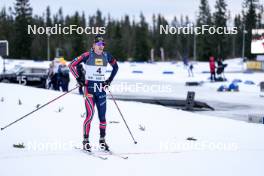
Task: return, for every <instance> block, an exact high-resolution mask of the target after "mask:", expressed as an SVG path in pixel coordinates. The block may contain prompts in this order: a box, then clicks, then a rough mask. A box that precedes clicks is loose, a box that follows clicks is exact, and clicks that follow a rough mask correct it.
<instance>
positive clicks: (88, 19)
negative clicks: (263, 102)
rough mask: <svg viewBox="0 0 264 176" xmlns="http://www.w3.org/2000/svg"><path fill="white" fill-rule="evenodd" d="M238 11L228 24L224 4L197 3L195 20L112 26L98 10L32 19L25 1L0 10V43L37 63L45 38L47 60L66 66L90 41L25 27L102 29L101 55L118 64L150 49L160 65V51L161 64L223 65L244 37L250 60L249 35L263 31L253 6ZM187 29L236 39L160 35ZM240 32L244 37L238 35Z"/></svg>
mask: <svg viewBox="0 0 264 176" xmlns="http://www.w3.org/2000/svg"><path fill="white" fill-rule="evenodd" d="M241 5H242V7H241V9H242V10H241V13H239V14H237V15H235V17H234V18H231V15H230V10H228V5H227V3H226V1H225V0H216V1H215V6H214V9H213V11H212V10H211V9H210V7H209V4H208V0H200V5H199V7H198V9H197V10H198V11H197V14H196V19H194V20H193V21H192V20H190V18H189V17H188V16H180V17H176V16H175V17H174V18H173V19H172V20H171V21H169V20H167V19H166V18H165V17H164V16H163V15H162V14H153V16H152V21H151V22H147V21H146V18H145V16H144V14H143V13H141V14H140V16H139V17H140V18H139V20H138V21H135V20H134V19H132V20H131V18H130V16H129V15H124V16H123V17H122V18H121V20H117V19H114V18H112V17H111V16H110V15H106V16H104V15H103V14H102V12H101V11H100V10H97V11H96V13H95V14H93V15H88V16H87V15H86V14H85V13H84V12H81V13H80V12H77V11H76V12H75V13H74V14H73V15H67V14H66V15H64V14H63V9H62V8H60V9H59V10H58V11H57V12H56V13H52V12H51V10H50V7H47V8H46V10H45V12H44V14H43V15H33V13H32V10H33V9H32V8H31V6H30V2H29V0H16V3H15V5H14V7H9V8H6V7H3V8H2V9H1V11H0V40H8V41H9V53H10V54H9V57H10V58H17V59H35V60H43V59H47V48H48V42H47V40H48V38H49V45H50V47H49V48H50V58H54V57H55V56H56V51H57V53H59V54H60V55H62V56H63V57H64V58H65V59H66V60H71V59H72V58H74V57H76V56H78V55H80V54H81V53H83V52H85V51H87V50H88V49H89V47H90V46H91V44H92V41H93V37H94V36H93V35H87V34H82V35H79V34H77V33H76V32H75V33H73V34H72V35H62V34H54V35H51V36H49V37H48V36H47V35H43V34H42V35H38V34H36V35H28V33H27V26H28V25H36V26H43V27H48V26H54V25H55V24H61V25H62V26H69V25H72V24H75V25H77V26H81V27H86V26H93V27H101V26H105V27H106V34H105V35H104V38H105V40H106V49H107V50H108V51H109V52H111V53H112V54H113V55H114V56H115V57H117V58H118V60H120V61H125V60H132V61H148V60H149V59H150V51H151V49H154V53H153V55H154V58H155V60H160V59H161V48H162V49H163V50H164V56H165V59H166V60H181V59H182V58H183V57H188V58H190V59H194V58H195V59H197V60H208V58H209V56H211V55H213V56H215V57H221V58H223V59H225V58H234V57H241V56H242V44H243V42H242V41H243V35H244V37H245V56H246V57H247V58H249V59H251V58H254V57H255V56H254V55H252V54H251V52H250V51H251V49H250V45H251V37H252V36H251V29H255V28H264V24H263V21H264V20H263V16H264V12H263V11H264V10H263V5H261V4H260V2H259V0H243V3H242V4H241ZM191 23H192V24H194V25H195V26H202V25H210V26H215V27H227V26H235V27H237V29H238V33H237V34H236V35H224V34H222V35H218V34H215V35H209V34H205V35H186V34H176V35H174V34H168V35H161V34H160V28H159V26H160V25H163V26H165V25H169V26H173V27H180V26H181V27H183V26H186V25H188V24H191ZM243 31H246V32H245V33H244V34H243ZM194 47H195V48H194Z"/></svg>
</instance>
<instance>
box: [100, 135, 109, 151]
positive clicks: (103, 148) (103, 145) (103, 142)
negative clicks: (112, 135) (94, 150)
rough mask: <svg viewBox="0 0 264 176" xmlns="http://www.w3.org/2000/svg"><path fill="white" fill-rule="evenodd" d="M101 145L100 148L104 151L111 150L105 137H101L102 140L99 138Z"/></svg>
mask: <svg viewBox="0 0 264 176" xmlns="http://www.w3.org/2000/svg"><path fill="white" fill-rule="evenodd" d="M99 146H100V149H101V150H104V151H107V152H109V151H110V150H109V146H108V145H107V144H106V142H105V139H104V138H100V140H99Z"/></svg>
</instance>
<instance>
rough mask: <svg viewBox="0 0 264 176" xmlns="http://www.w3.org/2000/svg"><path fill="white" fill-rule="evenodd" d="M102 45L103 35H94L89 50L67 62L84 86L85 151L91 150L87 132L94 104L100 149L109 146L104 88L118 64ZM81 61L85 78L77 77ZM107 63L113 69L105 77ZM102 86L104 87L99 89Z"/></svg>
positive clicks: (107, 148) (105, 148) (112, 77)
mask: <svg viewBox="0 0 264 176" xmlns="http://www.w3.org/2000/svg"><path fill="white" fill-rule="evenodd" d="M104 46H105V42H104V39H103V37H102V36H100V35H96V36H95V38H94V43H93V46H92V48H91V49H90V51H89V52H85V53H83V54H82V55H81V56H79V57H77V58H75V59H74V60H73V61H72V62H71V63H70V64H69V68H70V71H71V73H72V74H73V76H74V77H75V78H76V80H77V82H78V83H79V85H80V86H84V99H85V108H86V119H85V120H84V123H83V137H84V139H83V149H84V150H87V151H91V146H90V143H89V132H90V125H91V121H92V119H93V116H94V105H96V107H97V110H98V117H99V120H100V125H99V129H100V139H99V145H100V147H101V149H104V150H106V151H109V146H108V145H107V144H106V142H105V135H106V118H105V114H106V92H105V89H104V88H106V86H110V84H111V82H112V81H113V79H114V77H115V75H116V73H117V71H118V65H117V61H116V59H115V58H114V57H113V56H112V55H111V54H110V53H108V52H105V51H104ZM81 63H84V69H85V80H83V79H81V77H79V75H78V72H77V68H76V67H77V66H78V64H81ZM108 63H109V64H110V65H111V66H112V67H113V70H112V72H111V75H110V77H109V78H108V79H105V73H106V67H107V64H108ZM102 87H104V88H103V89H101V88H102Z"/></svg>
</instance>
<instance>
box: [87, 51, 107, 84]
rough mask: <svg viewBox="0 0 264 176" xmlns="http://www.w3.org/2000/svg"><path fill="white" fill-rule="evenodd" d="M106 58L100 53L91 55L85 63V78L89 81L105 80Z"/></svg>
mask: <svg viewBox="0 0 264 176" xmlns="http://www.w3.org/2000/svg"><path fill="white" fill-rule="evenodd" d="M107 63H108V62H107V59H106V58H105V57H104V56H103V55H102V56H98V55H93V56H90V58H89V59H88V60H87V62H86V63H85V71H86V74H85V79H86V80H91V81H105V73H106V67H107Z"/></svg>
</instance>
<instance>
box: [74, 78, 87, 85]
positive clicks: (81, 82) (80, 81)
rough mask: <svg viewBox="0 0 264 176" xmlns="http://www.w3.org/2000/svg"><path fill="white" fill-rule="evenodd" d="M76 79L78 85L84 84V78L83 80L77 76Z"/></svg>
mask: <svg viewBox="0 0 264 176" xmlns="http://www.w3.org/2000/svg"><path fill="white" fill-rule="evenodd" d="M76 81H77V82H78V84H79V85H80V86H85V80H84V79H81V78H80V77H78V78H77V79H76Z"/></svg>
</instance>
